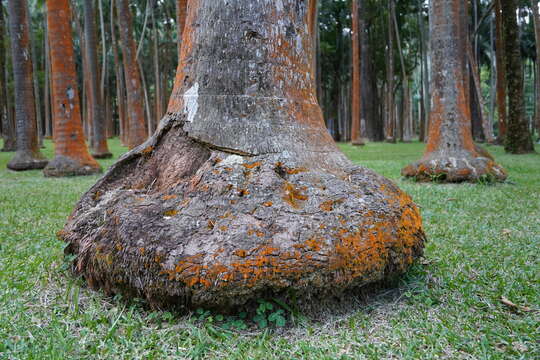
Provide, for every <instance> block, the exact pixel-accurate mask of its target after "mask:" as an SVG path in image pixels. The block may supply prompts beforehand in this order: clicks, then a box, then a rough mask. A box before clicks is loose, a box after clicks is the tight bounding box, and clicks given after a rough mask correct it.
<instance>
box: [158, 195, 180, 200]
mask: <svg viewBox="0 0 540 360" xmlns="http://www.w3.org/2000/svg"><path fill="white" fill-rule="evenodd" d="M177 197H178V195H164V196H163V197H162V199H163V200H165V201H167V200H172V199H176V198H177Z"/></svg>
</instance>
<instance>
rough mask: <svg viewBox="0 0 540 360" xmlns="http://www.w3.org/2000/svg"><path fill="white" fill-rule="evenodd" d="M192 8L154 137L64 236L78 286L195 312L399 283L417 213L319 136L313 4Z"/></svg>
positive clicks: (413, 251) (286, 1)
mask: <svg viewBox="0 0 540 360" xmlns="http://www.w3.org/2000/svg"><path fill="white" fill-rule="evenodd" d="M190 5H193V8H190V11H189V12H188V18H187V23H188V24H194V26H193V27H191V26H186V28H185V29H186V30H185V32H184V37H183V40H184V41H183V44H184V45H185V47H183V48H182V58H181V61H180V63H181V65H180V66H178V72H177V76H176V78H175V89H174V91H173V95H172V97H171V101H170V102H169V108H168V111H167V114H168V115H167V116H166V117H165V118H164V119H163V121H162V123H161V126H160V129H159V130H158V131H157V132H156V133H155V134H154V135H153V136H152V137H151V138H150V139H149V141H147V142H146V143H145V144H144V146H141V147H139V148H137V149H134V150H133V151H131V152H130V153H128V155H126V156H124V157H123V158H122V160H120V161H119V162H118V163H117V164H115V165H114V166H113V168H112V169H111V171H110V172H108V173H107V174H106V175H105V177H103V178H102V179H101V180H100V181H99V182H98V183H97V184H96V185H95V186H94V187H93V188H92V189H91V190H90V191H89V192H87V193H86V194H85V195H84V196H83V198H82V199H81V201H80V202H79V204H78V205H77V207H76V210H75V212H74V213H73V214H72V216H71V217H70V219H69V220H68V224H67V225H66V227H65V228H64V230H63V231H61V232H60V233H59V236H60V237H61V238H63V239H64V240H65V241H66V242H68V246H67V249H66V251H67V253H68V254H74V255H75V257H74V258H75V259H74V263H73V270H74V271H75V272H76V273H78V274H81V275H84V278H85V280H86V281H87V282H88V284H89V285H90V286H91V287H95V288H101V289H103V290H104V291H105V292H107V293H110V294H113V293H122V294H124V295H126V296H138V297H144V298H146V299H147V300H148V302H149V303H150V305H152V306H155V307H160V306H164V305H169V306H177V307H179V306H180V307H181V306H186V307H190V308H197V307H202V306H204V307H210V308H231V307H237V306H239V305H241V304H244V303H246V302H247V301H252V300H255V299H257V298H259V297H260V294H261V293H264V294H268V296H271V297H281V295H282V294H288V293H295V294H298V295H299V296H301V297H302V300H303V299H304V298H305V299H314V298H315V297H316V296H333V295H340V294H346V293H347V291H348V290H350V289H351V288H355V287H358V286H361V285H364V284H367V283H370V282H373V281H378V280H382V279H386V278H387V277H390V276H395V275H397V274H401V273H403V272H404V271H406V270H407V269H408V268H409V267H410V265H411V264H412V263H413V262H414V260H415V259H417V258H418V257H419V256H420V255H421V254H422V248H423V243H424V240H425V236H424V233H423V230H422V225H421V218H420V215H419V211H418V208H417V207H416V206H415V205H414V203H413V202H412V200H411V199H410V197H409V196H408V195H406V194H405V193H403V192H402V191H401V190H399V189H398V188H397V187H396V186H395V185H394V184H393V183H391V182H390V181H388V180H386V179H384V178H382V177H381V176H378V175H376V174H375V173H373V172H372V171H370V170H368V169H365V168H362V167H358V166H355V165H353V164H352V163H350V162H349V160H347V159H346V157H345V156H344V155H343V154H342V153H341V152H340V151H339V149H338V148H337V146H336V145H335V143H334V142H333V141H332V139H331V137H330V136H329V134H328V132H327V131H326V130H325V129H324V122H323V118H322V112H321V109H320V107H319V105H318V104H317V101H316V94H315V87H314V81H313V77H314V74H313V62H312V57H313V56H314V53H313V49H312V39H311V37H312V34H311V33H309V31H308V30H307V29H308V26H306V25H307V24H308V19H309V16H308V9H309V2H306V1H305V0H280V1H275V0H258V1H253V0H228V1H216V0H198V1H190ZM195 25H196V26H195ZM285 39H289V40H288V41H285ZM278 44H281V45H280V46H278ZM215 49H219V50H220V51H215ZM275 59H279V60H280V61H275ZM242 71H246V73H245V74H246V76H238V74H239V73H241V72H242ZM254 85H255V86H254ZM339 85H340V87H348V85H345V86H344V85H343V84H339ZM346 108H347V109H348V108H349V107H348V106H347V107H346ZM228 184H230V185H231V187H230V189H229V190H227V189H228V188H229V187H228V186H227V185H228ZM359 198H361V200H362V201H358V199H359ZM137 199H138V200H137ZM107 214H109V215H108V216H107ZM345 222H347V226H344V225H345V224H344V223H345ZM336 229H341V230H340V231H337V232H336ZM134 239H136V240H134ZM285 296H286V295H285Z"/></svg>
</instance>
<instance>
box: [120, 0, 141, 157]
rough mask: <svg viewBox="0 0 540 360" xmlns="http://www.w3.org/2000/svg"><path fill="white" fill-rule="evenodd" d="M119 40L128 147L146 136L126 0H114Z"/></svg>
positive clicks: (139, 81)
mask: <svg viewBox="0 0 540 360" xmlns="http://www.w3.org/2000/svg"><path fill="white" fill-rule="evenodd" d="M116 9H117V15H118V23H119V26H120V28H119V29H120V41H121V44H122V58H123V62H124V79H125V81H126V92H127V113H128V124H129V125H128V131H129V133H128V143H127V145H128V147H129V148H130V149H133V148H135V147H136V146H138V145H140V144H142V143H143V142H144V141H145V140H146V138H147V134H148V132H147V128H146V123H145V118H144V94H143V89H142V80H141V73H140V71H139V65H138V61H137V49H136V44H135V41H134V39H133V25H132V20H131V11H130V10H129V1H128V0H116Z"/></svg>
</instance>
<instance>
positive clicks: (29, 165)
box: [7, 0, 47, 171]
mask: <svg viewBox="0 0 540 360" xmlns="http://www.w3.org/2000/svg"><path fill="white" fill-rule="evenodd" d="M8 14H9V31H10V35H11V54H12V57H13V77H14V80H15V114H16V132H17V152H16V153H15V156H14V157H13V159H11V161H10V162H9V163H8V165H7V167H8V168H9V169H11V170H17V171H18V170H31V169H43V168H44V167H45V166H46V165H47V159H46V158H45V157H44V156H43V155H42V154H41V152H40V150H39V144H38V133H37V119H36V106H35V97H34V84H33V75H32V56H31V45H30V34H29V29H28V24H29V22H28V16H29V15H28V13H27V4H26V0H18V1H8Z"/></svg>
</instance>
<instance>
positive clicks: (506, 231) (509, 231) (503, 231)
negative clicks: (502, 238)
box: [501, 229, 512, 235]
mask: <svg viewBox="0 0 540 360" xmlns="http://www.w3.org/2000/svg"><path fill="white" fill-rule="evenodd" d="M501 233H502V234H503V235H510V234H511V233H512V230H510V229H502V230H501Z"/></svg>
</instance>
